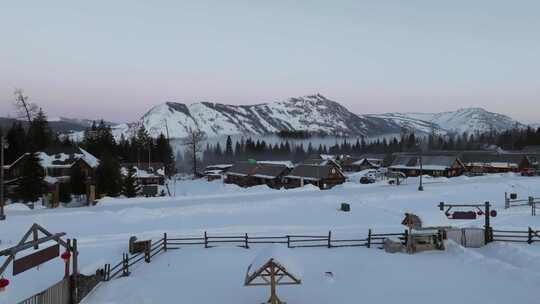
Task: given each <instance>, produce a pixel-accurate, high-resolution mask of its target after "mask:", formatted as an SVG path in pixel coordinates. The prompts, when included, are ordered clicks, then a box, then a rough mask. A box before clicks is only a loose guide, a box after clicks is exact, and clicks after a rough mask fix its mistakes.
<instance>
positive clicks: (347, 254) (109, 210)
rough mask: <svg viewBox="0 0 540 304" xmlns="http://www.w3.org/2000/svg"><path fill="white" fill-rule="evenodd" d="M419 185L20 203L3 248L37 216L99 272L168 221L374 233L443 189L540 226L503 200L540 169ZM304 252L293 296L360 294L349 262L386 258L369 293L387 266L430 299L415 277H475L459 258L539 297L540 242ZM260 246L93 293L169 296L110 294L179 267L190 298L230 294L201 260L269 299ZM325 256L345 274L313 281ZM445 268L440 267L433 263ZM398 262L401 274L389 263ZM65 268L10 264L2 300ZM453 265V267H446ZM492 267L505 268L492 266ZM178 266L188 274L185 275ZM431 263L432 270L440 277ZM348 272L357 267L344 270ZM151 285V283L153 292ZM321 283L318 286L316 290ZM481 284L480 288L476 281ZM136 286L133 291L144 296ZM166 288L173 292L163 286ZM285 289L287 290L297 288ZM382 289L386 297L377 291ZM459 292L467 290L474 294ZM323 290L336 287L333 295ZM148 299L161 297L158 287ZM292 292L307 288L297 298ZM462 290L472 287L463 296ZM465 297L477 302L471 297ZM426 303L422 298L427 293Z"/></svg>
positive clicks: (187, 187) (254, 296)
mask: <svg viewBox="0 0 540 304" xmlns="http://www.w3.org/2000/svg"><path fill="white" fill-rule="evenodd" d="M416 188H417V183H416V180H415V179H410V180H409V181H408V184H407V185H403V186H399V187H396V186H389V185H386V184H383V183H380V184H371V185H359V184H350V183H348V184H345V185H343V186H340V187H336V188H334V189H332V190H329V191H320V190H318V189H314V188H304V189H295V190H288V191H276V190H272V189H268V188H266V187H255V188H250V189H241V188H238V187H236V186H233V185H223V184H222V183H220V182H211V183H208V182H205V181H189V182H183V183H178V184H177V187H176V190H175V192H176V193H177V195H178V196H177V197H174V198H149V199H146V198H137V199H104V200H102V201H101V202H100V204H98V205H97V206H94V207H85V208H61V209H56V210H47V209H40V210H19V208H9V207H8V210H7V214H8V220H7V221H5V222H2V223H0V240H1V243H0V248H5V247H9V246H11V245H13V244H15V243H16V242H18V241H19V239H20V237H21V236H22V234H23V233H24V232H25V231H26V229H28V228H29V227H30V225H31V224H32V223H34V222H37V223H39V224H40V225H43V226H44V227H46V228H47V229H49V230H50V231H53V232H60V231H63V232H66V233H67V237H68V238H77V239H78V241H79V247H80V251H81V256H80V258H81V269H82V270H83V272H87V273H91V272H94V271H95V270H96V269H97V268H98V267H102V266H103V264H104V263H107V262H108V263H116V262H117V261H118V260H119V259H120V257H121V255H122V253H123V252H125V251H126V250H127V241H128V238H129V237H130V236H132V235H136V236H138V237H139V238H154V239H156V238H158V237H160V236H161V235H162V234H163V232H167V233H168V234H169V235H170V236H192V235H196V236H200V235H201V234H202V232H203V231H205V230H206V231H208V232H209V233H212V234H220V233H226V234H235V233H249V234H250V235H251V234H253V235H256V234H265V235H269V234H272V235H284V234H293V233H296V234H299V233H317V234H319V233H327V232H328V230H332V232H333V233H334V235H336V236H340V235H347V236H360V237H365V236H366V234H367V230H368V229H369V228H373V229H375V230H376V231H377V232H397V231H402V230H403V228H404V227H403V226H401V225H400V221H401V219H402V216H403V212H404V211H422V212H423V213H426V212H427V213H432V214H434V215H436V214H438V213H439V212H440V211H439V209H438V208H437V207H436V205H437V204H438V202H440V201H446V202H478V203H481V202H484V201H490V202H492V203H493V204H494V205H495V207H496V208H497V211H498V212H499V216H498V217H496V218H495V219H494V220H493V225H494V226H495V227H496V228H498V229H502V228H509V227H519V228H521V229H523V228H526V227H527V226H531V227H535V228H540V216H537V217H531V216H530V215H529V210H528V209H526V208H525V209H523V208H522V209H512V210H503V209H502V206H503V205H504V202H503V199H504V192H505V191H507V192H517V193H518V194H519V195H520V197H525V196H528V195H536V196H540V178H524V177H519V176H515V175H512V174H508V175H493V176H484V177H476V178H467V177H459V178H454V179H444V178H441V179H427V180H426V185H425V191H424V192H419V191H417V189H416ZM344 202H346V203H350V204H351V209H352V211H351V212H350V213H343V212H338V211H337V209H338V208H339V205H340V204H341V203H344ZM454 223H455V224H456V225H477V226H481V225H482V224H483V223H482V221H481V220H477V221H458V222H454ZM186 252H190V253H191V252H192V254H191V255H188V257H190V258H188V259H186V256H185V254H187V253H186ZM298 252H299V255H300V257H301V260H302V261H306V263H307V265H308V266H309V265H311V264H313V265H316V264H320V265H319V266H318V268H317V267H315V270H313V271H314V272H313V274H312V277H311V279H308V281H306V284H305V286H303V287H298V288H296V289H297V290H298V292H297V296H294V295H295V292H296V291H294V290H295V287H291V288H288V289H290V292H291V293H290V295H291V297H292V298H291V297H288V298H287V300H288V302H289V303H305V302H309V303H351V300H350V299H360V298H354V297H353V298H350V297H349V298H347V297H346V295H349V296H352V294H351V292H349V293H347V292H346V290H348V289H350V290H351V291H354V292H357V291H358V290H359V289H361V287H362V286H364V285H365V284H367V282H365V280H363V279H362V276H359V277H358V279H356V278H355V277H353V275H352V274H351V273H349V272H352V271H353V270H358V271H359V272H360V273H361V272H362V271H361V270H362V269H364V268H363V267H372V266H373V267H374V265H376V264H380V265H383V266H384V267H382V266H381V267H382V269H381V270H379V271H378V272H380V273H381V274H380V277H379V275H378V274H375V273H374V271H367V272H365V273H366V274H367V276H368V277H369V278H370V279H369V280H367V281H370V282H371V283H370V284H375V285H370V284H367V285H365V288H364V289H365V290H366V293H368V294H373V297H372V298H370V297H368V299H371V300H373V301H379V300H382V299H384V295H385V294H387V292H386V291H384V290H386V289H381V288H382V287H379V289H375V288H374V287H373V286H377V284H379V283H380V282H382V280H383V278H385V279H386V280H390V281H389V282H387V283H386V284H385V285H384V286H388V289H389V290H395V292H396V293H395V294H394V295H396V296H397V295H406V294H407V293H415V294H417V295H418V297H420V298H424V297H423V296H420V295H424V294H425V299H428V298H430V296H429V295H431V294H432V293H434V291H422V290H421V289H419V288H416V289H413V286H415V285H418V286H429V287H430V288H435V290H438V289H437V288H439V287H438V285H437V284H428V283H429V282H430V281H433V280H434V279H433V278H435V279H436V280H439V281H441V280H442V281H443V282H449V281H450V280H452V279H453V280H454V281H456V283H455V284H457V285H456V286H461V285H463V286H466V285H470V281H469V279H467V281H460V280H459V276H458V272H459V271H458V269H462V270H463V275H465V276H467V278H469V277H471V278H472V277H483V279H484V281H485V282H484V283H485V284H487V283H490V284H492V285H493V286H496V285H497V284H500V285H501V287H502V285H505V284H506V285H508V286H507V287H506V294H509V295H512V296H513V297H514V298H515V297H518V296H523V298H522V300H523V301H520V303H532V302H531V301H527V300H530V298H527V297H526V295H527V294H526V292H525V293H524V292H523V291H522V290H520V288H524V289H526V288H525V287H523V286H525V285H527V284H531V283H523V284H522V283H521V282H522V281H523V282H531V280H532V279H533V278H536V279H535V280H536V282H538V273H540V269H538V267H537V266H534V265H538V262H537V261H539V260H538V258H537V257H538V256H539V255H540V244H535V245H533V246H526V245H507V244H495V245H491V246H489V247H486V248H482V249H478V250H465V249H462V248H459V247H456V248H450V250H448V251H447V252H444V253H437V254H432V253H426V254H420V255H418V256H414V257H410V256H406V255H387V254H384V253H383V252H381V251H378V250H376V249H374V250H371V251H370V250H367V249H364V248H360V249H359V248H357V249H336V250H321V251H319V250H316V251H315V250H313V251H311V250H299V251H298ZM255 253H256V250H255V249H254V250H249V251H248V250H241V249H235V248H213V249H211V250H204V249H195V248H193V249H189V250H182V251H181V252H180V251H179V252H175V253H167V254H166V255H161V256H160V257H159V258H157V259H155V261H153V262H152V265H143V266H141V268H140V269H137V270H136V271H135V272H134V276H132V277H130V278H128V279H120V280H118V281H115V282H112V283H107V284H105V285H106V286H104V288H100V289H99V290H97V292H96V294H95V295H94V297H95V299H94V297H91V298H90V299H89V301H90V303H159V301H154V302H152V301H150V300H149V301H147V302H144V301H143V299H144V298H145V296H143V295H141V294H139V297H138V299H139V300H137V301H139V302H137V301H136V300H133V301H124V298H125V297H127V296H125V297H119V298H107V295H108V294H109V295H110V293H109V288H113V287H114V286H116V285H117V284H120V285H122V284H125V286H131V288H137V287H136V286H137V285H136V284H135V283H134V285H130V283H129V282H133V281H135V282H137V281H138V280H143V278H145V277H146V276H147V275H148V276H150V275H151V274H152V273H154V275H156V276H157V277H158V278H159V277H162V276H163V280H162V279H157V278H155V279H153V280H154V281H156V282H159V283H157V287H160V286H162V284H168V283H166V282H165V279H171V280H173V281H174V282H176V283H177V284H178V286H183V287H182V288H184V289H185V290H186V291H185V292H186V293H187V295H189V294H194V295H193V297H189V296H186V298H185V299H192V301H188V302H191V303H206V302H205V300H204V299H205V298H204V297H207V298H208V297H212V296H214V298H213V299H214V300H215V299H216V295H220V296H222V295H221V294H220V293H219V292H217V291H216V292H215V293H214V292H212V293H205V292H204V291H201V290H199V291H198V292H195V287H196V286H197V284H196V280H197V276H194V275H192V276H191V277H192V280H195V281H193V284H192V281H191V280H189V279H187V277H185V276H187V275H188V274H189V273H193V272H196V268H199V267H198V266H195V264H194V263H198V265H203V266H204V267H203V269H199V270H200V272H201V279H202V277H203V275H204V276H206V275H209V273H211V272H212V269H222V270H219V271H218V272H221V271H223V272H227V273H229V274H230V273H231V272H232V273H234V274H237V275H238V277H239V278H240V279H236V278H234V279H233V278H224V277H220V276H219V275H218V278H221V279H223V280H225V281H226V282H222V283H223V285H224V286H229V288H228V289H227V288H226V289H225V290H234V292H231V293H232V294H236V295H237V296H238V297H239V298H235V301H236V300H239V301H240V300H242V299H248V300H246V301H245V302H246V303H248V302H253V301H261V300H263V299H262V298H261V299H259V298H260V297H261V296H262V295H265V292H266V291H263V292H258V291H256V290H255V291H250V289H249V288H248V289H246V288H243V287H241V279H242V276H243V274H244V273H243V272H244V271H245V267H247V264H246V263H248V262H249V258H250V257H251V256H252V255H253V254H255ZM198 256H201V257H207V262H208V263H207V264H205V263H206V262H205V261H206V260H205V259H202V258H201V259H199V258H195V257H198ZM232 257H238V258H237V259H236V258H232ZM191 258H193V260H191ZM325 259H328V263H327V262H325ZM214 260H216V261H214ZM229 260H230V261H231V263H230V265H229V266H223V268H219V267H218V268H214V267H213V266H212V265H213V263H218V261H222V262H223V263H225V262H226V261H229ZM331 261H335V263H334V264H332V262H331ZM535 262H536V264H535ZM160 263H164V264H163V265H162V264H160ZM310 263H311V264H310ZM423 263H425V264H423ZM192 264H193V265H192ZM157 265H160V266H157ZM167 265H169V266H167ZM182 265H191V266H190V267H188V268H187V269H184V270H182V271H176V270H174V271H168V270H167V269H168V268H167V267H182ZM355 265H357V266H355ZM165 266H167V267H165ZM211 266H212V267H211ZM325 266H327V267H331V268H332V269H338V272H340V271H341V270H339V269H342V271H343V274H340V275H336V278H335V282H334V283H332V284H329V285H328V286H326V285H321V284H323V283H324V284H327V282H323V283H321V284H314V285H312V286H313V287H309V286H311V285H309V284H308V282H309V280H313V281H316V280H319V281H321V280H323V278H321V274H320V273H319V272H320V271H322V272H324V271H323V270H322V268H324V267H325ZM458 266H460V267H458ZM215 267H217V266H215ZM229 267H231V268H229ZM355 267H359V268H358V269H356V268H355ZM407 267H409V268H407ZM306 268H310V267H306ZM436 268H440V269H442V270H438V271H435V269H436ZM171 269H180V268H171ZM406 269H409V272H410V270H411V269H416V270H415V271H413V272H414V273H416V275H414V276H413V278H412V279H411V280H412V281H413V282H411V283H410V285H407V284H406V283H404V281H407V275H406V274H405V273H404V271H405V270H406ZM349 270H350V271H349ZM330 271H333V270H330ZM394 271H395V272H396V274H395V275H391V274H390V275H389V274H388V273H389V272H390V273H393V272H394ZM61 272H62V265H61V261H54V262H49V263H47V264H44V265H42V266H41V267H40V269H39V270H36V269H34V270H30V271H28V272H26V273H23V274H21V275H19V276H17V277H15V278H11V277H9V275H8V277H9V278H10V279H11V281H12V286H10V288H9V289H8V290H7V291H6V292H4V293H0V303H13V302H15V301H16V300H20V299H22V298H24V297H26V296H29V295H31V294H33V293H35V292H38V291H41V290H42V289H44V288H46V287H48V286H50V285H51V284H53V283H55V282H56V281H58V280H59V279H60V278H61V275H62V274H61ZM419 272H422V273H424V272H425V273H426V274H425V280H426V281H425V282H424V281H422V280H423V279H422V278H424V276H423V275H419V274H418V273H419ZM398 273H399V274H398ZM435 273H439V274H435ZM441 273H442V274H441ZM446 273H449V275H448V276H447V275H446ZM486 273H500V274H497V275H486ZM175 275H178V277H176V278H175V277H174V276H175ZM432 275H433V276H434V277H431V276H432ZM506 275H508V276H511V277H513V280H512V281H510V280H509V279H505V278H506ZM139 276H140V277H139ZM341 276H343V277H344V278H347V279H346V280H345V279H343V280H342V279H339V277H341ZM377 278H378V279H377ZM428 278H429V279H428ZM394 279H395V280H397V281H399V282H400V283H399V284H396V282H397V281H396V282H394V281H393V280H394ZM216 280H218V279H216ZM349 280H351V281H352V282H349ZM378 280H380V281H378ZM533 281H534V280H533ZM467 282H469V283H467ZM216 284H217V283H216ZM228 284H229V285H228ZM400 284H401V285H400ZM460 284H461V285H460ZM233 285H234V286H236V287H234V288H236V289H234V288H233V287H232V286H233ZM432 285H437V286H432ZM208 286H211V289H212V290H214V288H216V289H215V290H218V289H219V288H221V287H218V286H214V285H208ZM324 286H326V287H324ZM407 287H408V288H407ZM177 288H179V287H177ZM231 288H232V289H231ZM303 288H307V289H303ZM309 288H313V289H319V288H323V289H322V290H325V289H324V288H330V290H337V291H339V292H336V293H334V292H330V295H334V296H341V297H344V298H342V299H343V301H339V300H338V301H330V300H324V301H322V302H321V301H318V302H317V301H316V300H315V297H314V298H309V299H310V301H307V300H306V298H302V295H305V294H306V293H309V294H311V291H309V290H310V289H309ZM150 289H151V288H149V291H148V292H150V293H151V292H152V291H150ZM157 289H158V290H156V291H155V292H156V293H157V294H161V293H162V292H160V291H159V289H160V288H157ZM428 289H429V288H428ZM448 289H449V290H448V293H449V294H450V295H453V296H454V297H456V296H458V295H459V291H458V290H455V288H448ZM101 290H103V291H101ZM173 290H174V289H173ZM308 291H309V292H308ZM313 292H314V295H317V294H318V293H317V292H315V291H313ZM200 293H202V294H204V297H203V295H201V297H202V298H198V297H196V296H195V294H197V295H198V294H200ZM319 293H322V294H326V293H324V292H319ZM341 293H343V294H341ZM471 293H473V292H472V291H471ZM501 293H502V291H501ZM136 294H137V293H134V297H135V295H136ZM163 294H166V292H164V291H163ZM478 294H479V295H478V297H477V298H476V296H473V295H471V299H473V298H474V299H485V298H482V296H481V294H482V293H481V292H478ZM518 294H519V295H518ZM250 295H251V296H250ZM287 295H288V296H289V294H287ZM376 295H378V296H379V297H383V298H376ZM223 296H225V295H223ZM459 296H460V297H461V296H463V297H464V296H465V295H459ZM484 296H485V295H484ZM264 297H266V296H264ZM264 297H263V298H264ZM320 298H321V299H328V298H325V297H324V296H323V295H321V297H320ZM490 298H491V296H490ZM492 298H493V299H497V300H500V299H501V300H502V299H507V298H506V297H505V296H504V295H500V296H499V295H497V296H495V295H494V296H493V297H492ZM148 299H151V296H150V297H149V298H148ZM249 299H250V301H249ZM293 299H298V300H295V301H293ZM300 299H301V300H300ZM311 299H313V300H311ZM377 299H378V300H377ZM415 299H416V298H415ZM458 299H463V298H459V297H458ZM107 301H109V302H107ZM242 301H243V300H242ZM242 301H240V303H242ZM328 301H329V302H328ZM213 302H215V301H213ZM225 302H229V301H225ZM236 302H238V301H236ZM458 302H462V303H467V302H468V301H458ZM480 302H482V301H480ZM418 303H423V301H419V302H418ZM441 303H443V302H441Z"/></svg>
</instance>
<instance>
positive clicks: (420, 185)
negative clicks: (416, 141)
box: [418, 147, 424, 191]
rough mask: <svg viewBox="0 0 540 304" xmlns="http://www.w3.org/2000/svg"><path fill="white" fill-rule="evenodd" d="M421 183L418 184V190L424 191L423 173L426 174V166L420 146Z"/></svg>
mask: <svg viewBox="0 0 540 304" xmlns="http://www.w3.org/2000/svg"><path fill="white" fill-rule="evenodd" d="M419 160H420V184H419V185H418V191H424V185H423V184H422V175H424V168H423V166H422V147H420V157H419Z"/></svg>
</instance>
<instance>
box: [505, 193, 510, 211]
mask: <svg viewBox="0 0 540 304" xmlns="http://www.w3.org/2000/svg"><path fill="white" fill-rule="evenodd" d="M508 208H510V200H509V199H508V193H507V192H505V193H504V209H508Z"/></svg>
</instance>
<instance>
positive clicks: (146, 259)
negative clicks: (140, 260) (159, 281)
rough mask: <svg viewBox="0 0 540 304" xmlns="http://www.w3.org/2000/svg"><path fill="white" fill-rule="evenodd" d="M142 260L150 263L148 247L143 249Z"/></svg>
mask: <svg viewBox="0 0 540 304" xmlns="http://www.w3.org/2000/svg"><path fill="white" fill-rule="evenodd" d="M150 244H151V243H150ZM144 261H145V262H146V263H150V247H147V248H145V249H144Z"/></svg>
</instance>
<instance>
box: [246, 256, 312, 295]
mask: <svg viewBox="0 0 540 304" xmlns="http://www.w3.org/2000/svg"><path fill="white" fill-rule="evenodd" d="M251 267H253V264H252V265H249V267H248V270H247V273H246V279H245V282H244V286H270V299H268V301H267V302H266V303H269V304H284V303H285V302H282V301H281V300H280V299H279V298H278V296H277V285H300V284H301V280H300V279H299V278H296V277H295V276H294V275H293V274H291V273H289V272H288V271H287V269H285V267H284V266H283V265H281V264H280V263H279V262H277V261H275V260H274V259H273V258H270V259H269V260H268V262H266V263H265V264H264V265H263V266H261V267H260V268H259V269H256V270H254V271H253V272H252V271H251V270H252V269H251Z"/></svg>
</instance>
